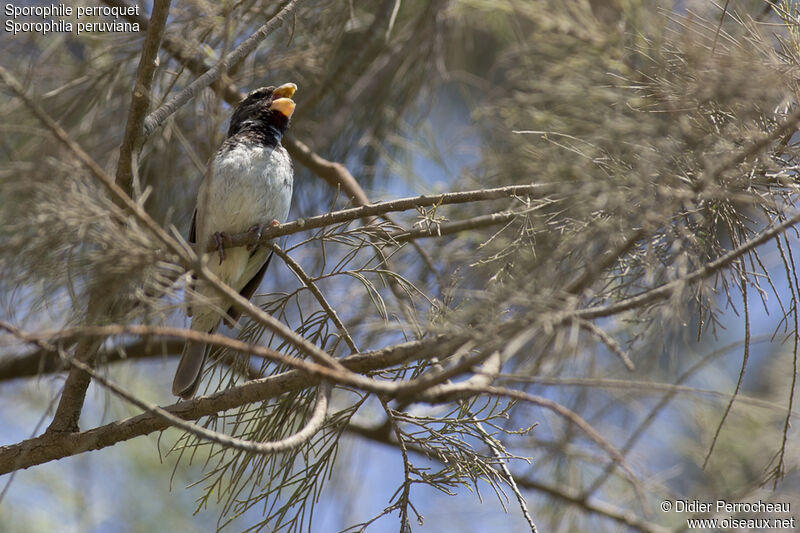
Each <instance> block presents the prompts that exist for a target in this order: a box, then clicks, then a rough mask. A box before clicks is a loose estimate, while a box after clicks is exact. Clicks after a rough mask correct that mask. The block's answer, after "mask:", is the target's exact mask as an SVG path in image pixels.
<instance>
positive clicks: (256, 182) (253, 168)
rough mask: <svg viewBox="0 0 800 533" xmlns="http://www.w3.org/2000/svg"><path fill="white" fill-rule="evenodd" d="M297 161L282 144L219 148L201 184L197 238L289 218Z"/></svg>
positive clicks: (238, 230)
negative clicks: (269, 146) (292, 159)
mask: <svg viewBox="0 0 800 533" xmlns="http://www.w3.org/2000/svg"><path fill="white" fill-rule="evenodd" d="M292 182H293V179H292V163H291V160H290V159H289V154H288V153H287V152H286V150H285V149H284V148H283V147H282V146H280V145H279V146H278V147H277V148H274V149H272V148H267V147H264V146H259V145H248V144H239V145H237V146H235V147H233V148H231V149H229V150H227V151H225V152H220V153H219V154H218V155H217V157H216V158H215V160H214V163H213V164H212V165H211V169H210V171H209V175H208V176H206V179H205V180H204V181H203V183H202V184H201V186H200V191H199V194H198V205H197V237H198V242H207V240H208V238H209V237H210V236H211V235H212V234H214V233H215V232H222V231H225V232H228V233H240V232H243V231H247V230H248V229H249V228H250V227H252V226H253V225H255V224H263V225H268V224H269V223H270V222H272V221H273V220H277V221H279V222H285V221H286V217H287V216H288V215H289V205H290V202H291V199H292Z"/></svg>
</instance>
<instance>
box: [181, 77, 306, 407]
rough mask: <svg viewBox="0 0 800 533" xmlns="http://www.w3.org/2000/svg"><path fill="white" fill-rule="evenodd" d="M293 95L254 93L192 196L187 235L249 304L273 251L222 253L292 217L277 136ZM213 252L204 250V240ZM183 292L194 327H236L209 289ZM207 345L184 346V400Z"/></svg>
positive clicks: (287, 171)
mask: <svg viewBox="0 0 800 533" xmlns="http://www.w3.org/2000/svg"><path fill="white" fill-rule="evenodd" d="M296 90H297V86H296V85H295V84H293V83H286V84H284V85H281V86H280V87H262V88H260V89H256V90H255V91H252V92H251V93H250V94H248V95H247V97H245V99H244V100H242V101H241V102H240V103H239V104H238V105H237V106H236V108H235V109H234V111H233V114H232V115H231V122H230V127H229V128H228V134H227V137H226V139H225V141H224V142H223V143H222V146H221V147H220V148H219V150H218V151H217V153H216V155H215V156H214V158H213V160H212V161H211V163H210V164H209V168H208V172H207V173H206V175H205V177H204V179H203V181H202V183H201V184H200V188H199V190H198V193H197V206H196V208H195V211H194V215H193V217H192V224H191V229H190V230H189V242H191V243H193V244H194V246H195V250H196V252H197V254H198V255H201V256H202V257H203V258H204V259H203V260H204V262H205V263H206V264H207V266H208V268H209V269H210V270H211V271H212V272H213V273H214V274H216V275H217V276H218V277H219V278H220V279H221V280H222V281H223V282H224V283H226V284H228V285H230V286H231V287H232V288H233V289H235V290H237V291H239V293H240V294H241V295H242V296H243V297H245V298H248V299H249V298H250V297H251V296H252V295H253V293H254V292H255V291H256V289H257V288H258V286H259V284H260V283H261V280H262V279H263V278H264V272H266V270H267V265H269V260H270V258H271V256H272V252H270V251H268V250H267V249H266V248H265V247H264V246H263V245H262V246H254V247H244V246H239V247H233V248H227V249H225V248H223V247H222V244H223V243H224V242H225V240H226V239H227V238H228V236H229V235H231V234H234V233H242V232H246V231H251V232H254V233H256V234H258V235H259V236H260V234H261V231H262V230H263V229H264V228H267V227H270V226H275V225H279V224H280V223H281V222H284V221H285V220H286V217H287V216H288V215H289V206H290V204H291V200H292V186H293V170H292V161H291V159H290V158H289V154H288V153H287V152H286V149H285V148H284V147H283V146H281V138H282V137H283V134H284V133H286V129H287V128H288V126H289V120H290V119H291V117H292V113H293V112H294V108H295V103H294V102H293V101H292V100H291V97H292V96H293V95H294V93H295V91H296ZM212 240H213V242H215V243H216V244H217V246H218V250H217V252H216V253H215V252H211V253H208V252H207V246H208V244H209V242H211V241H212ZM192 285H193V287H192V288H190V290H188V291H187V297H186V298H187V301H186V303H187V312H188V314H189V316H191V317H192V324H191V329H193V330H196V331H202V332H206V333H213V332H215V331H216V330H217V328H218V327H219V324H220V321H221V320H222V319H223V318H225V319H226V321H227V322H228V323H229V324H231V325H232V324H235V322H236V321H237V320H238V318H239V313H238V312H237V311H236V310H235V309H233V308H231V307H230V305H229V304H228V302H227V301H226V300H225V298H224V297H222V296H221V295H220V294H219V293H217V292H216V291H215V290H214V288H213V287H211V286H209V285H207V284H205V283H204V282H203V281H202V280H196V279H195V280H193V281H192ZM208 351H209V347H208V346H207V345H205V344H202V343H196V342H195V343H192V342H187V343H186V345H185V346H184V349H183V353H182V355H181V360H180V362H179V363H178V369H177V370H176V371H175V379H174V380H173V382H172V393H173V394H175V395H176V396H180V397H181V398H183V399H189V398H191V397H192V396H194V394H195V392H196V391H197V387H198V385H199V384H200V378H201V376H202V373H203V364H204V363H205V360H206V357H207V356H208Z"/></svg>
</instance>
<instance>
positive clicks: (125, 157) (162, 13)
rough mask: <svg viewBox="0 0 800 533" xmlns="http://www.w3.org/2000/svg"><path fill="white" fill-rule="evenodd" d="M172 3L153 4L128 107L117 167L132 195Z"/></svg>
mask: <svg viewBox="0 0 800 533" xmlns="http://www.w3.org/2000/svg"><path fill="white" fill-rule="evenodd" d="M170 1H171V0H156V1H155V2H153V12H152V14H151V15H150V23H149V24H148V25H147V35H146V36H145V39H144V45H143V46H142V56H141V57H140V58H139V68H138V69H137V71H136V81H135V82H134V86H133V92H132V94H131V105H130V107H129V108H128V121H127V123H126V125H125V137H124V138H123V139H122V144H121V145H120V148H119V164H118V165H117V183H118V184H119V185H120V186H121V187H122V189H123V190H124V191H125V192H126V193H127V194H128V196H133V184H134V179H135V176H136V175H137V170H136V168H137V166H138V159H139V153H140V152H141V149H142V142H143V140H144V137H143V136H142V133H143V132H144V129H143V128H144V120H145V116H146V115H147V110H148V109H149V107H150V93H151V89H152V87H153V76H154V74H155V71H156V66H157V65H158V51H159V49H160V48H161V39H162V37H163V35H164V28H165V27H166V24H167V15H168V14H169V6H170Z"/></svg>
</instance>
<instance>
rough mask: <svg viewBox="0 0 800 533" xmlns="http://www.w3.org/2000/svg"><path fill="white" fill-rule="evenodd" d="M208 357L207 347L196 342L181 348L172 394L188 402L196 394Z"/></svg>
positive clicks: (188, 343)
mask: <svg viewBox="0 0 800 533" xmlns="http://www.w3.org/2000/svg"><path fill="white" fill-rule="evenodd" d="M207 355H208V345H207V344H203V343H198V342H187V343H186V345H184V347H183V353H182V354H181V360H180V362H179V363H178V369H177V370H176V371H175V378H174V379H173V380H172V394H174V395H175V396H180V397H181V398H183V399H184V400H188V399H189V398H191V397H192V396H194V393H195V392H197V386H198V385H200V378H201V377H202V375H203V365H204V364H205V362H206V356H207Z"/></svg>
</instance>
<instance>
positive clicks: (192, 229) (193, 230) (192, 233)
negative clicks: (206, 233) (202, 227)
mask: <svg viewBox="0 0 800 533" xmlns="http://www.w3.org/2000/svg"><path fill="white" fill-rule="evenodd" d="M196 242H197V208H196V207H195V208H194V213H192V223H191V224H190V225H189V244H194V243H196Z"/></svg>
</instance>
